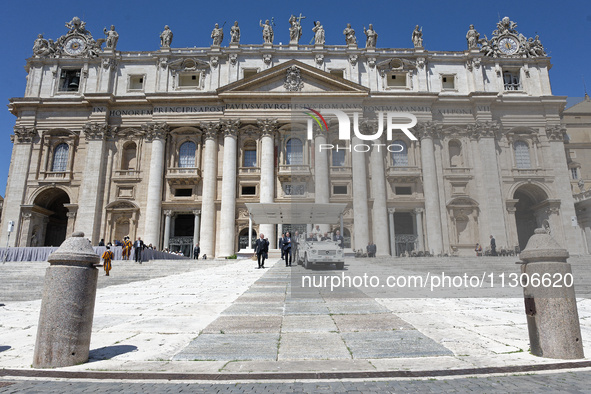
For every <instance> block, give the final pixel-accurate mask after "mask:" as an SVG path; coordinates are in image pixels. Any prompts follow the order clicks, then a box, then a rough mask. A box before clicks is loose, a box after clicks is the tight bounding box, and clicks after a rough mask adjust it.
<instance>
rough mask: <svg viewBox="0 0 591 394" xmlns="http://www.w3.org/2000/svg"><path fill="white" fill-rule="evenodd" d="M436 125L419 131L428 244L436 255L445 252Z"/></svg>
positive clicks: (427, 126)
mask: <svg viewBox="0 0 591 394" xmlns="http://www.w3.org/2000/svg"><path fill="white" fill-rule="evenodd" d="M435 128H436V125H434V124H432V123H424V124H422V125H421V126H420V128H419V130H420V133H421V134H422V137H421V165H422V170H423V193H424V195H425V216H426V219H427V242H428V244H429V249H430V250H431V251H433V253H434V254H435V255H438V254H440V253H442V252H443V236H442V232H441V211H440V209H439V186H438V185H437V168H436V167H435V152H434V150H433V134H434V133H435V132H436V130H435Z"/></svg>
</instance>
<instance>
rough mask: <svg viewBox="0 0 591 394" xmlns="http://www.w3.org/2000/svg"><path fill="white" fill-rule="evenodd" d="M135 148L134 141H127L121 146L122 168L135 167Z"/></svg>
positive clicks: (132, 168)
mask: <svg viewBox="0 0 591 394" xmlns="http://www.w3.org/2000/svg"><path fill="white" fill-rule="evenodd" d="M136 150H137V146H136V145H135V142H128V143H127V144H125V146H123V155H122V157H121V169H122V170H135V169H136Z"/></svg>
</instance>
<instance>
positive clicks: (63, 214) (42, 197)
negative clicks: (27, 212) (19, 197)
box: [34, 189, 70, 246]
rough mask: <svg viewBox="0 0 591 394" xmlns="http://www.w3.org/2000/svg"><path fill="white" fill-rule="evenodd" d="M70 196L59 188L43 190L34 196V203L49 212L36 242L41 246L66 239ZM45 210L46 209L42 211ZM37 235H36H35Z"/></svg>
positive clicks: (57, 244) (51, 244)
mask: <svg viewBox="0 0 591 394" xmlns="http://www.w3.org/2000/svg"><path fill="white" fill-rule="evenodd" d="M69 203H70V197H69V196H68V194H67V193H66V192H65V191H63V190H61V189H51V190H45V191H43V192H42V193H41V194H39V195H38V196H37V198H35V202H34V204H35V205H36V206H39V207H41V208H44V209H45V210H48V211H51V213H50V214H49V215H48V216H47V217H46V219H45V220H43V223H46V224H45V226H44V228H42V229H41V234H42V235H41V236H40V239H39V241H40V242H39V241H38V244H40V245H43V246H60V245H61V244H62V242H64V241H65V240H66V231H67V229H68V216H67V213H68V208H66V207H65V206H64V204H69ZM44 212H47V211H44ZM36 236H37V235H36Z"/></svg>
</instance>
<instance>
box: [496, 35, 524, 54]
mask: <svg viewBox="0 0 591 394" xmlns="http://www.w3.org/2000/svg"><path fill="white" fill-rule="evenodd" d="M517 49H519V45H518V44H517V41H515V39H514V38H512V37H504V38H501V39H500V40H499V50H500V51H501V52H503V53H504V54H506V55H513V54H514V53H515V52H517Z"/></svg>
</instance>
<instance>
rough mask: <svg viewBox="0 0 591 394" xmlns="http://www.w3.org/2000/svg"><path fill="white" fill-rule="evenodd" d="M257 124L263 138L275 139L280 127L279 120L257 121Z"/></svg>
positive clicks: (266, 119)
mask: <svg viewBox="0 0 591 394" xmlns="http://www.w3.org/2000/svg"><path fill="white" fill-rule="evenodd" d="M257 124H258V125H259V129H260V131H261V135H262V136H263V137H266V136H269V137H274V136H275V132H276V131H277V127H278V125H279V121H278V120H277V118H265V119H257Z"/></svg>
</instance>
